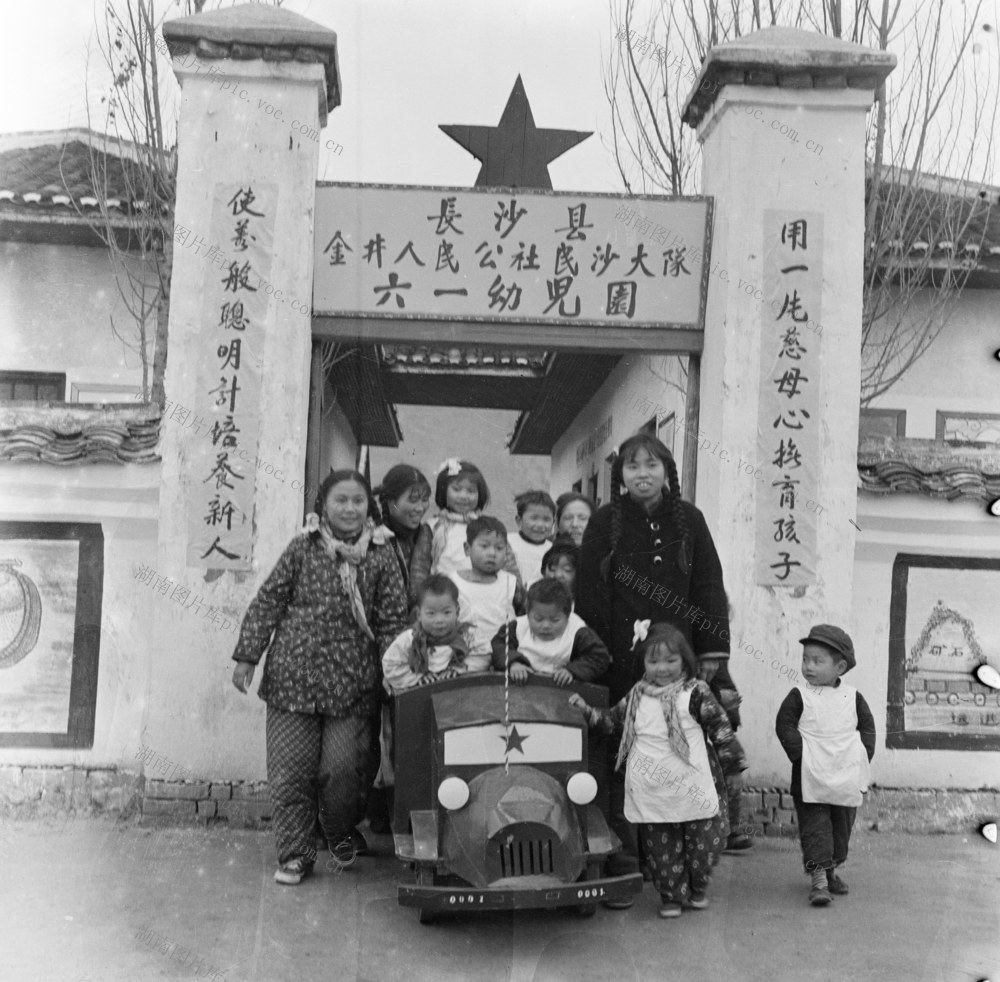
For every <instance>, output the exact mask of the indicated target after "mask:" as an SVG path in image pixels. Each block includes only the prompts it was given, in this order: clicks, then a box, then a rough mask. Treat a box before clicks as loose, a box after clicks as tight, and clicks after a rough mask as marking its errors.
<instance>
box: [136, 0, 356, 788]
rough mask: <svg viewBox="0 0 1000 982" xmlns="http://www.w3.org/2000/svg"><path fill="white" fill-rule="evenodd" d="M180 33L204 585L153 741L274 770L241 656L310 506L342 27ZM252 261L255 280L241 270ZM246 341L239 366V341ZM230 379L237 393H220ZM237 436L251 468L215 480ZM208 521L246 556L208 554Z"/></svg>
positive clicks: (181, 608)
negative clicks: (240, 683) (324, 228)
mask: <svg viewBox="0 0 1000 982" xmlns="http://www.w3.org/2000/svg"><path fill="white" fill-rule="evenodd" d="M163 34H164V38H165V39H166V42H167V45H168V46H169V49H170V53H171V55H172V57H173V68H174V72H175V73H176V75H177V77H178V79H179V81H180V84H181V111H180V120H179V123H178V130H177V195H176V207H175V213H174V221H175V223H176V227H177V228H176V233H175V237H174V245H173V272H172V277H171V283H170V316H169V350H168V357H167V367H166V374H165V392H166V399H167V400H168V406H167V410H166V411H165V413H164V420H163V423H162V434H161V453H162V457H163V472H162V473H163V479H162V484H161V487H160V499H159V545H158V550H157V556H156V571H157V573H158V574H159V575H160V576H161V577H163V578H167V579H169V581H170V582H171V583H173V584H177V585H178V586H180V587H181V588H182V590H186V591H187V593H186V594H184V593H183V592H182V593H180V594H179V595H177V596H174V591H173V588H172V587H170V588H169V590H168V592H167V593H166V594H164V595H158V596H157V599H156V601H155V602H154V604H153V610H154V623H153V625H152V626H151V631H150V652H149V656H150V658H151V661H152V665H151V672H150V691H149V695H148V709H147V712H146V722H145V726H144V732H143V734H142V737H143V739H142V742H143V743H144V744H145V745H146V746H147V747H149V748H151V749H152V750H153V751H155V752H156V753H158V754H161V755H162V756H164V757H166V758H168V759H169V760H171V761H173V762H175V763H176V764H178V765H180V767H181V768H183V769H185V770H187V769H190V772H191V773H192V775H193V776H195V777H202V778H209V777H213V776H216V777H217V776H220V775H222V776H226V777H237V778H240V777H244V778H245V777H260V776H262V774H263V770H264V768H263V758H264V742H263V736H262V733H263V730H262V723H263V720H262V713H263V706H262V704H261V703H260V701H259V700H258V699H257V697H256V684H257V682H259V680H260V671H258V673H257V677H256V680H255V683H254V691H253V694H252V695H251V696H250V697H249V698H245V697H241V696H240V695H239V694H238V693H236V692H235V690H234V689H233V687H232V685H231V683H230V677H231V674H232V667H233V663H232V662H231V661H230V657H231V655H232V652H233V648H234V647H235V644H236V640H237V634H236V633H235V630H236V629H238V625H239V623H240V620H241V619H242V617H243V615H244V613H245V612H246V608H247V605H248V603H249V601H250V600H251V599H252V597H253V595H254V593H255V591H256V589H257V587H258V586H259V584H260V583H261V581H262V579H263V577H264V576H266V575H267V573H268V572H270V570H271V568H272V567H273V565H274V563H275V561H276V560H277V558H278V556H279V555H280V554H281V551H282V549H283V548H284V547H285V545H286V544H287V543H288V541H289V540H290V538H291V537H292V536H293V535H294V533H295V532H296V530H297V529H298V527H299V525H300V523H301V518H302V505H303V491H302V489H301V479H302V477H303V471H304V460H305V448H306V427H307V417H308V399H309V362H310V348H311V335H312V320H311V314H310V311H311V301H312V278H313V214H314V199H315V188H316V173H317V166H318V159H319V145H320V143H319V141H320V139H321V135H320V131H321V128H322V127H323V126H324V125H325V124H326V119H327V112H328V110H329V109H332V108H333V107H334V106H336V105H338V104H339V101H340V91H339V89H340V80H339V76H338V72H337V51H336V44H337V36H336V34H335V33H334V32H333V31H330V30H328V29H327V28H324V27H321V26H320V25H318V24H315V23H313V22H312V21H309V20H307V19H305V18H304V17H301V16H299V15H297V14H293V13H290V12H288V11H285V10H281V9H277V8H273V7H268V6H264V5H260V4H247V5H244V6H239V7H231V8H227V9H223V10H217V11H213V12H211V13H203V14H197V15H195V16H192V17H186V18H182V19H179V20H174V21H169V22H167V23H166V24H165V25H164V28H163ZM234 188H235V189H236V190H237V193H239V200H238V202H235V203H234V204H233V206H232V207H229V206H228V205H227V204H226V199H228V198H229V197H230V194H231V193H232V192H233V189H234ZM241 250H245V251H241ZM234 268H235V270H236V272H237V273H238V278H239V279H240V280H241V282H239V283H238V284H236V283H233V282H230V283H229V284H228V285H226V280H227V277H229V276H232V275H233V270H234ZM244 272H247V273H248V275H247V276H246V278H245V279H244V278H243V273H244ZM237 287H238V289H237ZM237 303H239V304H241V305H243V306H242V307H241V311H242V314H243V315H245V317H244V319H243V320H242V321H240V317H239V315H237V314H235V313H234V310H235V305H236V304H237ZM236 341H240V342H241V343H242V355H241V359H240V364H238V365H237V363H236V362H237V359H236V358H235V357H233V354H234V353H233V352H232V351H229V352H228V354H224V353H223V351H222V348H223V347H226V348H227V349H229V348H231V347H232V345H233V343H235V342H236ZM220 380H221V381H222V382H224V383H225V385H224V386H221V388H222V389H223V394H221V395H219V396H218V400H220V401H223V402H224V403H225V404H223V405H220V402H219V401H217V399H216V396H215V395H214V394H213V395H209V394H208V393H209V392H214V390H215V387H216V386H219V385H220ZM234 382H235V383H236V384H237V385H238V392H237V393H236V397H235V398H236V399H237V401H236V402H235V404H233V403H231V402H230V399H231V398H233V397H232V395H231V393H230V395H229V396H227V395H226V394H225V393H226V392H227V391H228V390H229V387H231V386H232V385H233V384H234ZM234 408H235V418H236V422H237V424H238V426H239V428H240V430H241V432H239V433H238V434H236V435H234V442H233V443H230V444H227V443H226V441H225V440H224V439H221V438H217V434H216V436H213V433H212V429H213V426H214V425H215V424H219V425H224V424H225V420H226V416H227V415H228V414H231V413H233V411H234ZM206 414H207V415H206ZM198 416H200V417H201V419H200V420H198V419H197V418H196V417H198ZM231 418H232V417H231ZM226 452H228V453H229V458H228V464H227V466H229V467H231V468H232V469H233V470H234V471H235V472H236V475H237V476H233V477H231V478H230V480H231V485H232V488H231V489H229V488H226V487H223V488H220V489H218V491H213V490H211V489H213V488H216V487H217V485H216V484H215V482H214V481H209V482H208V483H206V479H207V478H208V473H209V472H210V471H211V470H212V462H213V461H215V460H216V458H217V455H219V454H223V453H226ZM206 489H209V490H207V491H206ZM216 495H217V497H218V499H219V500H220V502H224V501H225V500H237V501H238V506H239V511H237V513H236V514H235V515H234V516H233V526H232V527H233V529H236V528H238V529H239V534H238V535H236V534H234V533H233V531H232V529H228V528H227V526H226V519H225V517H224V516H223V518H222V519H221V521H220V522H219V524H211V522H210V517H209V516H210V514H211V512H212V511H213V510H215V506H213V505H212V504H211V502H210V501H209V499H210V498H211V497H213V496H216ZM220 507H221V505H220ZM206 529H208V530H210V534H211V535H212V536H214V535H215V534H216V533H217V532H221V533H222V542H221V545H222V546H223V547H227V546H228V549H229V550H231V551H232V552H233V553H234V554H235V553H239V556H240V558H239V559H238V560H234V559H231V558H229V557H227V556H226V555H224V554H223V553H222V552H212V553H211V554H210V555H209V556H208V558H207V559H205V558H204V556H203V555H202V554H203V553H204V552H205V540H204V535H205V533H206ZM237 540H239V541H238V542H237ZM207 541H208V542H209V543H211V542H212V540H211V538H209V539H208V540H207ZM196 598H199V599H200V603H198V602H197V601H196ZM210 612H211V613H210Z"/></svg>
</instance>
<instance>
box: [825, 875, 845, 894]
mask: <svg viewBox="0 0 1000 982" xmlns="http://www.w3.org/2000/svg"><path fill="white" fill-rule="evenodd" d="M826 888H827V889H828V890H829V891H830V893H832V894H835V895H836V896H838V897H845V896H847V894H848V893H850V890H848V889H847V884H846V883H845V882H844V881H843V880H842V879H841V878H840V877H839V876H837V874H836V873H834V871H833V870H832V869H831V870H827V871H826Z"/></svg>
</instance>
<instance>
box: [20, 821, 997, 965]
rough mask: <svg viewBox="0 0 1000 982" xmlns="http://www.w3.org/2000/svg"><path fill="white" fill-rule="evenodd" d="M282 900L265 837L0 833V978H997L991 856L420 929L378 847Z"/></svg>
mask: <svg viewBox="0 0 1000 982" xmlns="http://www.w3.org/2000/svg"><path fill="white" fill-rule="evenodd" d="M372 843H373V845H374V846H375V848H376V851H377V854H376V855H375V856H372V857H367V858H363V859H359V860H358V862H357V864H356V865H355V867H353V868H352V869H349V870H347V871H341V872H335V871H332V870H328V869H326V866H327V863H328V854H327V853H321V854H320V859H319V862H318V864H317V873H316V874H315V875H314V876H313V877H311V878H309V879H307V880H306V881H304V882H303V883H302V884H301V885H300V886H298V887H281V886H278V885H277V884H275V882H274V880H273V871H274V863H275V853H274V843H273V840H272V838H271V835H270V834H269V833H267V832H249V831H228V830H225V829H222V828H217V829H212V830H209V831H206V830H205V829H192V828H186V829H182V828H165V829H151V828H144V827H141V826H137V825H134V824H131V823H130V824H127V825H122V824H119V825H114V824H112V823H110V822H106V821H101V820H97V819H80V820H75V821H69V822H65V821H63V822H53V821H51V820H36V821H32V822H22V823H16V822H10V823H7V824H6V825H5V835H4V837H3V839H2V840H0V866H2V869H3V876H2V893H0V925H2V927H0V936H2V938H3V943H2V946H0V978H2V979H4V980H7V979H9V980H33V979H37V980H44V982H50V980H51V982H145V980H147V979H157V980H160V979H191V978H215V979H217V980H218V979H226V980H229V982H251V980H260V982H283V980H296V982H301V980H313V979H317V980H319V979H322V980H338V982H339V980H359V982H360V980H364V982H392V980H397V979H399V980H404V979H405V980H406V982H422V980H424V979H426V980H428V982H430V980H433V982H451V980H455V982H459V980H461V982H466V980H473V979H474V980H480V979H482V980H490V982H493V980H497V982H501V980H503V982H556V980H559V982H562V980H566V982H570V980H572V982H587V980H595V982H596V980H600V982H606V980H614V982H661V980H664V979H674V978H676V979H683V980H686V982H695V980H701V979H704V980H709V979H711V980H713V982H744V980H761V982H773V980H785V979H788V980H793V979H794V980H796V982H810V980H817V982H830V980H844V979H851V980H854V979H858V980H867V979H871V980H878V982H886V980H896V979H900V980H902V979H906V980H908V982H919V980H926V982H946V980H952V979H954V980H961V982H972V980H976V979H988V978H993V979H1000V940H998V939H1000V846H996V845H991V844H990V843H989V842H987V841H986V840H985V839H983V838H981V837H979V836H976V835H974V834H970V835H969V836H966V837H963V836H917V835H904V834H879V833H873V832H859V833H858V834H857V835H856V837H855V840H854V842H853V843H852V855H851V860H850V862H849V864H848V866H847V867H845V870H844V878H845V879H846V880H847V881H848V882H849V884H850V888H851V893H850V895H849V896H847V897H838V898H836V899H835V900H834V903H833V904H832V906H831V907H829V908H825V909H823V908H812V907H810V906H809V905H808V903H807V901H806V894H807V892H808V881H807V880H806V878H805V877H804V875H803V874H802V873H801V872H800V861H799V856H798V847H797V844H796V843H795V842H793V841H786V840H777V839H758V840H757V841H756V844H755V846H754V848H753V849H752V850H751V851H749V852H748V853H745V854H743V855H739V856H725V857H723V859H722V862H721V864H720V866H719V868H718V869H717V870H716V874H715V877H714V879H713V882H712V887H711V891H710V899H711V907H710V908H709V909H708V910H706V911H686V912H685V913H684V915H683V916H682V917H681V918H680V919H679V920H677V921H664V920H661V919H660V918H659V917H658V916H657V895H656V894H655V892H654V891H653V889H652V886H651V884H646V887H645V890H644V892H643V894H642V896H641V897H640V898H639V899H638V901H637V903H636V905H635V907H633V908H632V909H631V910H628V911H610V910H605V909H601V910H600V911H599V912H598V914H597V915H596V916H595V917H594V918H593V919H589V920H584V919H581V918H579V917H578V916H576V915H575V914H573V913H571V912H568V911H524V912H520V913H509V912H507V913H505V912H493V913H486V914H481V915H474V914H471V913H469V914H459V915H455V916H454V917H450V918H443V919H441V920H440V921H439V922H437V923H435V924H433V925H429V926H422V925H420V924H419V923H418V921H417V914H416V912H415V911H414V910H410V909H406V908H402V907H400V906H399V905H398V903H397V901H396V885H397V883H398V882H400V881H401V880H402V879H405V878H406V877H407V876H408V873H407V871H406V870H405V868H404V867H402V865H401V864H400V863H399V862H398V861H397V860H396V859H395V857H394V856H393V855H392V850H391V840H390V839H389V838H388V837H385V836H379V837H372Z"/></svg>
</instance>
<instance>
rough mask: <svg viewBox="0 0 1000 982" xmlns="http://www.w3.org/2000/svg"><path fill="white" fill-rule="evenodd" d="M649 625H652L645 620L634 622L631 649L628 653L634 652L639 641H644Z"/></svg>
mask: <svg viewBox="0 0 1000 982" xmlns="http://www.w3.org/2000/svg"><path fill="white" fill-rule="evenodd" d="M651 623H652V622H651V621H648V620H645V621H636V622H635V623H634V624H633V625H632V647H631V648H630V649H629V650H630V651H635V646H636V645H637V644H638V643H639V642H640V641H645V640H646V637H647V635H648V634H649V625H650V624H651Z"/></svg>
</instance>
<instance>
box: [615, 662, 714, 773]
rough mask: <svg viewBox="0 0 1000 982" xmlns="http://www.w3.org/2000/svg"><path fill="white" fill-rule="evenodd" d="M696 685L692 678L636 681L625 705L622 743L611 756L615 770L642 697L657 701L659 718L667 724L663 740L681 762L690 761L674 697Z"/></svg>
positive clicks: (626, 751) (623, 755) (625, 754)
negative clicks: (660, 710) (667, 681)
mask: <svg viewBox="0 0 1000 982" xmlns="http://www.w3.org/2000/svg"><path fill="white" fill-rule="evenodd" d="M696 684H697V683H696V680H695V679H679V680H678V681H676V682H671V683H670V685H653V683H652V682H647V681H646V680H645V679H642V680H641V681H639V682H636V684H635V685H634V686H633V687H632V691H631V692H630V693H629V694H628V702H627V703H626V705H625V729H624V731H623V733H622V742H621V744H620V745H619V747H618V756H617V757H616V758H615V770H618V768H619V767H621V765H622V762H623V761H624V760H625V759H626V758H627V757H628V755H629V751H630V750H631V749H632V744H633V743H634V742H635V717H636V713H637V712H638V711H639V702H640V700H641V699H642V697H643V696H652V697H653V698H654V699H659V700H660V705H661V706H662V708H663V718H664V720H666V723H667V739H668V740H669V741H670V749H671V750H673V752H674V753H675V754H677V756H678V757H680V759H681V760H683V761H684V763H685V764H690V763H691V748H690V747H689V746H688V741H687V737H686V736H685V735H684V730H683V729H682V728H681V721H680V719H679V714H678V712H677V697H678V696H679V695H680V694H681V693H682V692H686V691H688V690H689V689H693V688H694V687H695V685H696Z"/></svg>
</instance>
